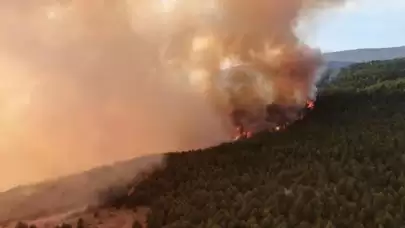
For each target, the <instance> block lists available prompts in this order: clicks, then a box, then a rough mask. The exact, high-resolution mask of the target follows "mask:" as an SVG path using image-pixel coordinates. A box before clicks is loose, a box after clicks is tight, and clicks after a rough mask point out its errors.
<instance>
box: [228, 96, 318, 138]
mask: <svg viewBox="0 0 405 228" xmlns="http://www.w3.org/2000/svg"><path fill="white" fill-rule="evenodd" d="M314 108H315V101H314V100H312V99H308V100H307V101H306V104H305V107H304V108H303V109H302V111H301V114H300V115H299V117H298V118H297V119H303V118H304V116H305V115H306V114H307V113H308V111H311V110H313V109H314ZM292 123H293V122H290V121H287V122H285V123H283V124H279V125H277V126H275V127H273V128H270V129H268V131H269V132H279V131H282V130H284V129H286V128H287V127H288V126H289V125H290V124H292ZM253 135H254V132H252V131H246V130H244V127H243V126H242V125H238V126H237V127H236V135H235V137H234V140H235V141H236V140H240V139H248V138H251V137H252V136H253Z"/></svg>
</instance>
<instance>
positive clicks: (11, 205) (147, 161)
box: [0, 155, 162, 227]
mask: <svg viewBox="0 0 405 228" xmlns="http://www.w3.org/2000/svg"><path fill="white" fill-rule="evenodd" d="M161 162H162V156H160V155H154V156H147V157H141V158H137V159H133V160H129V161H125V162H118V163H116V164H114V165H111V166H104V167H99V168H96V169H92V170H89V171H87V172H84V173H79V174H76V175H71V176H67V177H64V178H61V179H58V180H51V181H47V182H44V183H38V184H35V185H28V186H20V187H17V188H14V189H10V190H9V191H7V192H3V193H0V227H2V226H1V224H5V223H6V221H13V220H18V219H31V218H37V217H42V216H48V215H50V214H55V213H56V214H57V213H65V212H68V211H70V210H76V209H79V210H81V209H83V208H86V207H88V206H94V205H97V204H98V203H99V198H100V197H101V196H102V195H103V194H107V193H108V194H109V195H111V194H115V192H116V189H119V188H120V187H121V186H125V185H126V184H127V183H130V182H131V181H133V180H134V178H135V177H136V176H137V174H140V173H142V172H147V171H148V169H150V168H152V167H154V166H156V165H160V164H161ZM111 186H114V187H115V189H114V190H112V189H110V188H109V187H111Z"/></svg>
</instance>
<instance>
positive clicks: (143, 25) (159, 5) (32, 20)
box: [0, 0, 340, 189]
mask: <svg viewBox="0 0 405 228" xmlns="http://www.w3.org/2000/svg"><path fill="white" fill-rule="evenodd" d="M339 2H340V1H338V0H336V1H332V0H330V1H326V0H324V1H322V0H289V1H283V2H281V1H279V0H277V1H276V0H260V1H255V2H254V3H252V2H250V1H243V0H206V1H197V0H177V1H176V0H137V1H135V0H126V1H125V0H121V1H119V0H114V1H87V0H70V1H69V0H66V1H50V0H36V1H33V0H32V1H31V0H30V1H26V0H5V1H2V2H1V3H0V19H1V20H0V50H1V53H0V124H1V128H0V180H1V182H0V189H6V188H9V187H11V186H15V185H18V184H24V183H28V182H33V181H40V180H43V179H48V178H54V177H57V176H61V175H67V174H70V173H73V172H79V171H82V170H85V169H89V168H91V167H94V166H97V165H100V164H105V163H112V162H115V161H118V160H124V159H128V158H132V157H136V156H141V155H145V154H151V153H160V152H166V151H175V150H185V149H192V148H201V147H207V146H211V145H215V144H218V143H220V142H224V141H227V140H229V139H230V138H231V136H232V134H233V128H234V126H233V124H232V121H231V118H230V113H232V112H233V111H235V110H244V111H246V112H247V113H249V115H248V116H249V118H250V119H249V121H250V122H249V123H250V124H251V125H252V126H254V127H253V130H259V129H262V128H260V126H263V123H264V122H266V123H267V122H268V121H267V120H265V119H266V118H267V117H268V116H267V114H266V113H265V111H264V108H265V106H266V105H269V104H273V103H274V104H275V103H277V104H285V105H297V106H303V105H304V104H305V100H306V98H307V97H308V96H311V95H312V93H313V92H314V87H313V85H314V81H315V78H314V72H315V70H316V68H317V65H318V64H319V60H320V59H319V53H317V52H314V51H313V50H311V49H310V48H309V47H307V46H305V45H304V44H302V43H301V42H300V40H299V39H298V38H297V37H296V35H295V34H294V32H293V31H294V27H295V26H296V23H297V20H298V19H299V18H300V17H301V16H302V15H307V14H309V13H312V12H313V11H317V10H318V9H320V8H327V7H330V6H331V5H335V4H337V3H339Z"/></svg>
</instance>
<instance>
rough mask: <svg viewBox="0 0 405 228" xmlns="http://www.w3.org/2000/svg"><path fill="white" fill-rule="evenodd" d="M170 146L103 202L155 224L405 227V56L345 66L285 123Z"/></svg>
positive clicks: (178, 227)
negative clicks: (178, 148) (175, 149)
mask: <svg viewBox="0 0 405 228" xmlns="http://www.w3.org/2000/svg"><path fill="white" fill-rule="evenodd" d="M166 156H167V164H166V166H165V167H164V168H162V169H158V170H155V171H154V172H153V173H151V174H150V175H148V176H147V178H144V179H142V180H141V181H140V182H139V183H136V185H135V183H134V186H128V189H130V188H132V187H134V191H124V192H125V194H121V195H114V196H111V197H109V198H108V199H106V206H111V205H112V206H114V207H118V208H120V207H125V208H134V209H135V208H137V207H139V206H147V207H149V208H150V209H151V212H150V213H149V215H148V227H149V228H162V227H164V228H169V227H170V228H190V227H200V228H221V227H224V228H227V227H229V228H232V227H234V228H245V227H246V228H257V227H264V228H266V227H268V228H272V227H276V228H290V227H291V228H292V227H298V228H312V227H313V228H343V227H348V228H363V227H364V228H374V227H375V228H382V227H384V228H399V227H404V226H405V168H404V167H405V59H395V60H389V61H374V62H369V63H360V64H355V65H352V66H350V67H348V68H346V69H344V70H342V71H341V72H340V74H339V76H338V77H337V78H336V79H335V80H334V81H332V82H331V83H330V84H327V85H325V86H324V87H323V88H321V90H320V93H319V96H318V98H317V101H316V105H315V109H314V110H313V111H311V112H310V113H308V115H307V116H306V117H305V118H304V119H303V120H300V121H298V122H296V123H294V124H292V125H291V126H290V127H289V128H287V129H286V130H284V131H281V132H275V133H274V132H273V133H270V132H267V133H262V134H259V135H257V136H255V137H253V138H250V139H246V140H242V141H237V142H233V143H228V144H223V145H220V146H218V147H213V148H209V149H205V150H198V151H189V152H184V153H170V154H167V155H166ZM128 192H129V194H127V193H128Z"/></svg>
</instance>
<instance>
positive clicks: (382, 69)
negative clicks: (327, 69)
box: [325, 58, 405, 91]
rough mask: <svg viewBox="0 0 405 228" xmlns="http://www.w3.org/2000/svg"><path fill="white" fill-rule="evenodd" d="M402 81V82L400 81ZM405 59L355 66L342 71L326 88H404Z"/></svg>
mask: <svg viewBox="0 0 405 228" xmlns="http://www.w3.org/2000/svg"><path fill="white" fill-rule="evenodd" d="M399 79H400V80H399ZM404 84H405V58H401V59H394V60H389V61H372V62H367V63H358V64H353V65H351V66H349V67H347V68H344V69H342V70H341V71H340V72H339V74H338V75H337V77H336V80H334V81H333V83H330V84H327V85H325V87H326V88H334V89H336V88H344V89H353V90H362V89H372V90H373V91H374V90H375V89H384V88H397V89H399V88H404V87H405V86H404Z"/></svg>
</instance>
